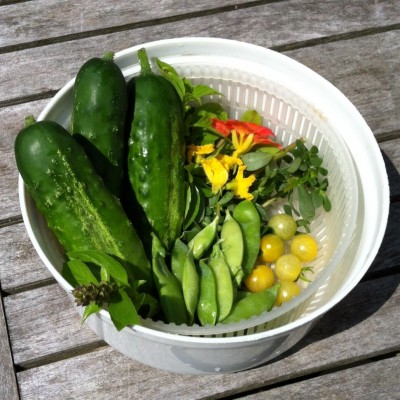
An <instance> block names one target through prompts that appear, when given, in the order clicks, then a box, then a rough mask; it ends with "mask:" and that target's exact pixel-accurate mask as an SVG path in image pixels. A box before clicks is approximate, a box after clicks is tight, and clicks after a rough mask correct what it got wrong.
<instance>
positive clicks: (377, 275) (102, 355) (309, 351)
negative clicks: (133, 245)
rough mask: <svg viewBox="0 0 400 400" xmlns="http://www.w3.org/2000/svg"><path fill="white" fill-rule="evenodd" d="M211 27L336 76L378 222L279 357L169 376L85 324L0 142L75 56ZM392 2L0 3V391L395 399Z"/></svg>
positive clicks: (9, 140) (9, 143)
mask: <svg viewBox="0 0 400 400" xmlns="http://www.w3.org/2000/svg"><path fill="white" fill-rule="evenodd" d="M182 36H212V37H221V38H231V39H237V40H241V41H246V42H250V43H253V44H257V45H260V46H263V47H266V48H271V49H274V50H276V51H278V52H282V53H284V54H286V55H287V56H289V57H292V58H294V59H295V60H298V61H300V62H302V63H304V64H305V65H307V66H308V67H310V68H312V69H313V70H315V71H316V72H318V73H319V74H321V75H322V76H324V77H325V78H327V79H328V80H329V81H331V82H332V83H333V84H334V85H336V86H337V87H338V88H339V89H340V90H341V91H342V92H343V93H344V94H345V95H346V96H347V97H348V98H349V99H350V100H351V101H352V102H353V103H354V104H355V106H356V107H357V108H358V109H359V111H360V112H361V114H362V115H363V117H364V118H365V119H366V121H367V123H368V124H369V126H370V127H371V129H372V131H373V132H374V134H375V136H376V139H377V141H378V143H379V146H380V148H381V150H382V153H383V157H384V159H385V162H386V167H387V172H388V175H389V180H390V188H391V207H390V217H389V223H388V227H387V231H386V235H385V237H384V240H383V243H382V246H381V249H380V251H379V254H378V255H377V257H376V259H375V261H374V262H373V264H372V265H371V267H370V269H369V270H368V272H367V274H366V275H365V277H364V279H363V280H362V281H361V282H360V283H359V284H358V285H357V286H356V288H355V289H354V290H353V291H352V292H351V293H350V294H349V295H348V296H347V297H346V298H345V299H344V300H343V301H342V302H341V303H340V304H338V305H337V306H336V307H335V308H334V309H332V310H331V311H330V312H328V313H327V314H326V315H325V316H324V317H323V318H322V319H321V320H320V321H319V322H318V323H317V325H316V326H315V327H314V328H313V330H312V331H311V332H310V333H309V334H308V335H307V336H306V337H305V338H304V339H303V340H302V341H301V342H300V343H298V344H297V345H296V346H295V347H294V348H292V349H291V350H290V351H289V352H288V353H286V354H284V356H282V357H281V358H279V359H277V360H274V361H273V362H271V363H269V364H268V365H264V366H261V367H259V368H255V369H252V370H249V371H244V372H240V373H235V374H220V375H213V376H194V377H193V376H191V377H189V376H181V375H175V374H171V373H168V372H163V371H159V370H156V369H153V368H151V367H148V366H145V365H142V364H140V363H138V362H136V361H133V360H130V359H128V358H126V357H124V356H122V355H121V354H120V353H118V352H117V351H115V350H113V349H112V348H110V347H109V346H108V345H106V344H105V343H104V342H102V341H100V340H99V339H98V338H97V336H96V335H95V334H93V333H92V332H91V331H90V330H89V329H88V328H87V327H85V326H81V324H80V319H79V316H78V314H77V313H76V312H75V310H74V308H73V306H72V305H71V303H70V301H69V300H68V298H67V295H66V294H65V292H64V291H63V290H62V289H61V288H60V286H59V285H58V284H57V283H56V282H55V281H54V279H52V277H51V275H50V273H49V272H48V271H47V269H46V268H45V267H44V265H43V263H42V262H41V261H40V259H39V257H38V256H37V254H36V253H35V251H34V249H33V247H32V245H31V243H30V241H29V239H28V236H27V233H26V231H25V228H24V225H23V222H22V218H21V214H20V209H19V203H18V191H17V179H18V172H17V169H16V166H15V161H14V153H13V151H14V150H13V143H14V139H15V136H16V134H17V132H18V131H19V130H20V129H21V127H22V126H23V120H24V117H25V116H26V115H28V114H33V115H35V116H37V115H39V113H40V111H41V110H42V109H43V108H44V106H45V105H46V103H47V102H48V101H49V99H50V98H51V97H52V96H53V95H54V94H55V93H56V91H57V90H58V89H60V88H61V87H62V86H63V85H64V84H65V83H66V82H67V81H69V80H70V79H71V78H72V77H73V76H74V75H75V74H76V73H77V71H78V69H79V67H80V66H81V65H82V64H83V62H84V61H86V60H87V59H88V58H91V57H93V56H99V55H102V54H103V53H104V51H106V50H113V51H119V50H121V49H124V48H127V47H131V46H133V45H136V44H140V43H145V42H148V41H153V40H158V39H162V38H172V37H182ZM399 43H400V2H399V1H398V0H386V1H384V0H375V1H372V0H347V1H344V0H326V1H316V0H304V1H301V0H285V1H283V0H281V1H276V0H275V1H272V0H271V1H245V0H240V1H235V2H234V1H232V0H220V1H211V0H196V1H193V0H186V1H173V0H161V1H160V0H159V1H153V0H147V1H130V0H120V1H108V2H105V1H100V0H91V1H83V0H76V1H74V2H72V1H67V0H30V1H18V0H0V88H1V90H0V121H1V122H0V138H1V140H0V145H1V159H0V171H1V181H0V190H1V202H0V228H1V230H0V233H1V247H0V251H1V258H0V285H1V286H0V287H1V292H0V299H1V307H0V399H4V400H13V399H19V398H21V399H35V400H37V399H98V400H100V399H111V398H112V399H122V398H123V399H136V398H137V399H139V398H140V399H141V398H143V399H149V400H150V399H177V398H184V399H211V398H229V399H238V398H246V399H265V398H271V399H287V398H293V399H299V398H300V399H301V398H304V399H347V398H349V399H350V398H351V399H400V358H399V356H398V354H399V350H400V309H399V306H400V287H399V283H400V273H399V263H400V223H399V222H400V221H399V217H400V202H399V200H400V176H399V171H400V118H399V117H400V46H399Z"/></svg>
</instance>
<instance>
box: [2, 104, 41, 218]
mask: <svg viewBox="0 0 400 400" xmlns="http://www.w3.org/2000/svg"><path fill="white" fill-rule="evenodd" d="M47 102H48V100H40V101H34V102H30V103H23V104H18V105H15V106H13V107H6V108H0V121H2V123H1V126H0V137H1V140H0V154H1V157H0V176H1V179H0V193H1V195H0V199H1V201H0V220H4V219H7V218H10V217H13V216H15V215H19V214H21V211H20V208H19V200H18V171H17V166H16V164H15V157H14V141H15V137H16V135H17V133H18V132H19V130H20V129H22V128H23V126H24V118H25V117H26V116H27V115H29V114H33V115H35V116H38V115H39V113H40V111H41V110H42V109H43V108H44V107H45V105H46V103H47Z"/></svg>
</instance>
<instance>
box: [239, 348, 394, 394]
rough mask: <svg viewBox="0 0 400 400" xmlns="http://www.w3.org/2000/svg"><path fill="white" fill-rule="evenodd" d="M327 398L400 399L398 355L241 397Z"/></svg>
mask: <svg viewBox="0 0 400 400" xmlns="http://www.w3.org/2000/svg"><path fill="white" fill-rule="evenodd" d="M266 398H268V399H296V400H321V399H324V400H331V399H340V400H346V399H349V400H350V399H352V400H357V399H360V400H361V399H371V400H372V399H373V400H388V399H391V400H396V399H400V357H399V356H397V357H396V356H394V357H391V358H389V359H384V360H380V361H375V362H370V363H368V364H363V365H360V366H357V367H355V368H346V369H344V370H342V371H339V372H334V373H329V374H326V375H323V376H320V377H317V378H313V379H307V380H304V381H301V382H298V383H294V384H289V385H285V386H279V387H277V388H274V389H271V390H268V389H267V390H265V391H264V390H260V392H259V393H255V394H252V395H248V396H243V397H240V399H242V400H264V399H266Z"/></svg>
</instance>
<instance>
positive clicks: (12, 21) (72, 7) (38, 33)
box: [0, 0, 249, 48]
mask: <svg viewBox="0 0 400 400" xmlns="http://www.w3.org/2000/svg"><path fill="white" fill-rule="evenodd" d="M246 3H249V2H248V1H241V2H234V1H232V0H220V1H218V2H216V3H214V4H212V5H211V6H210V2H209V1H207V0H198V1H195V0H161V1H154V0H148V1H146V2H145V3H143V2H139V1H128V0H123V1H111V2H104V1H102V0H93V1H91V2H90V3H88V2H87V1H84V0H78V1H70V0H61V1H59V0H37V1H34V2H30V3H27V4H25V7H24V8H23V9H21V7H20V6H19V5H18V4H16V5H13V6H10V7H9V9H8V10H5V12H4V13H2V14H1V16H0V26H2V27H3V30H2V35H1V40H0V48H1V47H7V46H15V45H23V44H26V43H31V42H37V41H41V40H46V39H48V38H52V40H56V38H60V37H64V36H68V37H70V36H73V35H78V34H88V33H91V32H96V31H101V32H105V31H109V30H112V29H119V30H122V29H126V27H127V26H132V27H134V26H137V25H143V24H144V25H154V24H156V23H157V21H159V20H160V19H163V20H167V19H180V18H183V17H184V16H185V15H187V14H190V15H191V14H196V13H204V12H206V13H210V12H211V11H212V10H213V9H215V10H216V11H218V10H221V9H224V8H227V7H228V8H235V7H239V6H240V5H246ZM189 11H190V12H189Z"/></svg>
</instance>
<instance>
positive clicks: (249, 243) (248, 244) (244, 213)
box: [233, 200, 261, 277]
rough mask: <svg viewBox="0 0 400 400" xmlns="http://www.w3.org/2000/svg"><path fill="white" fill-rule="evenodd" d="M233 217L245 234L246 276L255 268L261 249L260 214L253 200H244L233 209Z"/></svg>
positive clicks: (244, 258) (244, 266)
mask: <svg viewBox="0 0 400 400" xmlns="http://www.w3.org/2000/svg"><path fill="white" fill-rule="evenodd" d="M233 218H235V220H236V221H237V223H238V224H239V225H240V228H241V229H242V234H243V244H244V251H243V262H242V269H243V273H244V277H247V276H248V275H249V274H250V272H251V271H252V270H253V267H254V265H255V263H256V260H257V257H258V253H259V251H260V240H261V234H260V229H261V227H260V225H261V222H260V214H259V213H258V211H257V208H256V206H255V205H254V203H253V202H252V201H249V200H243V201H242V202H240V203H239V204H238V205H237V206H236V207H235V209H234V210H233Z"/></svg>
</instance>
